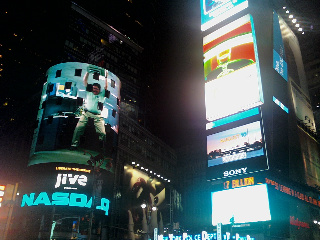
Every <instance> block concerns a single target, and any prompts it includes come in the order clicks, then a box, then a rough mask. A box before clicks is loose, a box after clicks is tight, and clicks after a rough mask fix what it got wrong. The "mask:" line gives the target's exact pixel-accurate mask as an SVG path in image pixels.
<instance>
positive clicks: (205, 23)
mask: <svg viewBox="0 0 320 240" xmlns="http://www.w3.org/2000/svg"><path fill="white" fill-rule="evenodd" d="M200 4H201V30H202V31H205V30H207V29H209V28H210V27H212V26H214V25H216V24H218V23H219V22H221V21H223V20H225V19H227V18H228V17H230V16H232V15H234V14H236V13H238V12H240V11H241V10H243V9H246V8H247V7H248V0H236V1H235V0H224V1H221V0H200Z"/></svg>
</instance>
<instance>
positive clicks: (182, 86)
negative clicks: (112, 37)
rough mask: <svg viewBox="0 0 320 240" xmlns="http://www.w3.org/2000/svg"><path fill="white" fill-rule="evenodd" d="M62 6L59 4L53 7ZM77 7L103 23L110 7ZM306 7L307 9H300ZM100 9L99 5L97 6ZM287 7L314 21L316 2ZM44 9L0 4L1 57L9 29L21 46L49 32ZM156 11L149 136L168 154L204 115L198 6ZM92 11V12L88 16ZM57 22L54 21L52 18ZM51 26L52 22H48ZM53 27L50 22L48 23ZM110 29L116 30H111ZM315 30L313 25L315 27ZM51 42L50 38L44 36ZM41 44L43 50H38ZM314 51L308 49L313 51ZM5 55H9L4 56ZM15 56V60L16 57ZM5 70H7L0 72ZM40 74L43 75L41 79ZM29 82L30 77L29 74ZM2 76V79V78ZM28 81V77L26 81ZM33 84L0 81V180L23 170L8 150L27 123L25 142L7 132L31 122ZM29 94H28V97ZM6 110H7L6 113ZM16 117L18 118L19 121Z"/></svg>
mask: <svg viewBox="0 0 320 240" xmlns="http://www.w3.org/2000/svg"><path fill="white" fill-rule="evenodd" d="M59 2H63V1H61V0H60V1H59ZM75 2H76V3H78V4H79V5H80V6H83V7H84V8H88V10H89V11H90V12H92V13H93V14H96V15H97V16H98V17H100V18H101V19H103V15H104V14H108V11H110V9H108V8H103V7H101V6H102V5H103V4H108V3H110V4H111V3H112V1H111V0H107V1H98V0H92V1H90V2H89V1H84V0H78V1H75ZM306 2H308V4H306ZM100 3H101V4H100ZM290 3H291V5H292V6H294V7H295V9H296V10H300V11H302V12H303V14H304V13H305V14H306V15H307V16H308V17H309V18H310V19H311V20H312V21H317V20H316V19H317V16H318V17H319V16H320V14H319V1H318V0H314V1H297V0H291V1H290ZM43 4H46V3H45V1H42V2H40V1H28V2H24V3H23V5H21V3H20V1H17V0H12V1H3V2H2V3H0V10H1V15H0V17H1V18H0V20H1V22H2V24H0V25H1V28H0V31H1V32H2V36H1V38H3V39H2V40H1V41H2V42H0V43H1V44H3V42H5V43H6V44H7V45H1V46H0V49H1V51H2V52H1V54H5V52H6V51H8V49H4V47H7V46H10V41H12V40H11V38H12V35H10V39H6V37H7V38H9V34H12V30H13V28H15V29H17V31H18V32H21V33H23V34H24V36H25V38H26V39H24V40H27V37H28V34H29V35H31V34H32V33H31V32H28V31H30V29H28V22H29V21H32V22H35V20H36V21H37V20H38V21H37V27H39V28H41V27H44V28H46V27H47V28H49V27H48V26H43V22H42V21H41V16H43V14H45V13H44V12H42V10H41V6H42V5H43ZM8 5H9V7H10V8H9V9H10V10H12V11H16V12H15V13H14V18H15V19H14V20H15V21H14V24H13V25H12V24H11V23H10V22H9V23H8V22H6V23H5V24H3V23H4V20H5V19H7V18H6V13H5V12H4V9H7V7H8ZM159 7H160V8H161V17H162V20H161V24H160V26H159V30H158V36H159V38H158V39H157V46H158V48H159V49H158V51H157V52H158V55H157V56H155V61H156V68H157V72H156V82H155V88H156V89H157V91H156V97H157V105H156V106H155V111H154V115H153V116H151V118H152V119H154V121H156V123H157V124H156V126H155V127H154V129H153V133H154V134H155V135H156V136H159V137H160V138H161V139H162V140H163V141H164V142H166V143H167V144H168V145H169V146H171V147H173V148H175V149H176V148H178V147H181V146H185V145H189V144H190V145H192V144H193V143H194V142H196V141H199V139H200V138H201V137H202V136H201V134H200V133H201V132H203V130H204V128H205V111H204V107H205V106H204V81H203V69H202V37H201V31H200V3H199V1H194V0H182V1H176V0H174V1H169V0H166V1H164V0H163V1H159ZM94 9H96V10H94ZM56 17H58V16H56ZM53 20H54V18H53ZM51 23H52V24H54V21H52V22H51ZM115 27H116V26H115ZM315 27H318V25H315ZM50 37H52V36H50ZM1 38H0V39H1ZM45 40H46V37H45V36H39V37H38V41H37V42H35V43H30V44H31V45H32V44H34V45H35V46H36V47H37V48H39V49H42V50H43V51H44V52H45V51H46V50H48V51H49V49H45V48H47V47H48V45H47V44H46V42H45ZM41 42H44V43H45V44H43V45H42V44H41ZM313 47H314V46H313ZM10 51H11V50H10ZM15 54H19V51H17V52H16V53H15ZM32 59H33V58H32V54H31V53H30V57H28V58H26V59H24V60H25V61H29V62H30V61H32ZM21 64H23V63H11V64H10V66H9V68H10V70H13V69H14V71H15V72H16V73H17V72H18V73H19V74H20V75H23V74H24V73H23V72H19V71H22V69H23V68H21ZM4 67H8V66H4ZM45 71H46V69H43V73H45ZM29 74H31V76H32V73H29ZM7 76H8V75H7ZM29 76H30V75H29ZM32 77H33V78H34V79H38V80H39V81H37V83H30V81H29V82H28V80H27V79H26V80H25V81H26V82H28V84H24V83H23V82H22V81H23V80H22V79H21V78H14V77H12V78H10V75H9V77H7V78H3V77H1V78H0V85H1V87H0V104H1V105H0V141H1V142H0V143H1V146H0V164H1V168H0V180H1V179H10V178H11V177H12V176H14V177H15V178H16V177H17V176H18V177H19V172H20V171H21V170H22V169H24V168H25V167H26V163H27V158H26V156H27V155H28V153H27V152H23V153H21V154H16V153H15V155H14V154H13V153H12V152H10V149H11V147H12V146H15V148H14V149H17V148H16V147H17V146H19V145H21V146H23V145H24V144H25V142H21V141H25V140H21V139H28V137H26V136H29V140H30V138H31V137H32V132H33V130H32V128H31V127H32V126H31V125H32V123H29V124H27V125H26V126H23V127H24V128H25V132H26V136H24V137H23V138H22V137H21V138H19V136H15V135H14V134H13V133H12V132H13V131H14V129H15V127H16V126H15V124H13V123H12V122H10V119H11V116H12V114H13V115H14V116H15V118H16V120H15V121H16V122H17V121H20V122H24V118H27V117H26V116H29V117H31V118H32V117H34V118H36V111H37V109H36V108H37V107H38V106H37V105H35V106H34V109H35V111H34V112H32V111H28V112H24V107H23V104H20V102H23V103H26V102H27V101H29V100H30V98H31V97H30V95H31V96H33V94H35V93H36V91H35V89H41V84H40V85H39V83H41V77H43V76H41V75H40V76H39V74H38V73H34V76H32ZM29 93H32V94H29ZM6 98H10V99H11V100H10V101H9V104H10V102H12V101H13V102H19V104H17V106H14V107H13V108H7V107H6V106H5V103H6V102H8V101H7V100H6ZM8 109H9V110H8ZM17 112H19V113H23V114H22V115H24V117H23V116H21V114H20V116H19V114H17Z"/></svg>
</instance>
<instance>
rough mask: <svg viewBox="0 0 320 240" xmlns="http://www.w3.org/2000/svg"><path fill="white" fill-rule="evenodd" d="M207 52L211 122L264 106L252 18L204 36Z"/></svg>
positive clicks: (207, 99)
mask: <svg viewBox="0 0 320 240" xmlns="http://www.w3.org/2000/svg"><path fill="white" fill-rule="evenodd" d="M203 52H204V75H205V80H206V83H205V103H206V118H207V120H208V121H213V120H216V119H219V118H223V117H226V116H229V115H232V114H235V113H238V112H241V111H244V110H247V109H250V108H253V107H256V106H259V105H261V104H262V103H263V95H262V88H261V76H260V69H259V63H258V55H257V51H256V43H255V34H254V28H253V21H252V18H251V16H250V15H246V16H244V17H242V18H240V19H238V20H236V21H234V22H232V23H230V24H228V25H226V26H224V27H222V28H220V29H219V30H217V31H214V32H213V33H211V34H209V35H207V36H206V37H204V39H203Z"/></svg>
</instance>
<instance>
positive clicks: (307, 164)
mask: <svg viewBox="0 0 320 240" xmlns="http://www.w3.org/2000/svg"><path fill="white" fill-rule="evenodd" d="M298 136H299V140H300V146H301V152H302V160H303V168H302V169H300V171H302V172H304V176H305V180H306V183H307V184H308V185H309V186H315V185H317V184H318V183H319V180H320V177H319V176H320V167H319V164H318V161H319V150H318V149H319V147H318V143H317V141H316V140H315V139H312V138H310V137H309V135H308V134H306V133H305V132H304V131H302V130H300V129H299V131H298Z"/></svg>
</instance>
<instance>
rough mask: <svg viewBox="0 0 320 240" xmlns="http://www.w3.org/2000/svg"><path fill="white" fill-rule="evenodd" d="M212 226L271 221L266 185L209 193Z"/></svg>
mask: <svg viewBox="0 0 320 240" xmlns="http://www.w3.org/2000/svg"><path fill="white" fill-rule="evenodd" d="M211 200H212V225H213V226H215V225H217V224H218V223H222V224H223V225H225V224H230V220H231V218H233V219H234V223H247V222H260V221H269V220H271V213H270V206H269V196H268V189H267V185H266V184H261V185H253V186H247V187H241V188H234V189H229V190H223V191H219V192H213V193H211Z"/></svg>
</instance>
